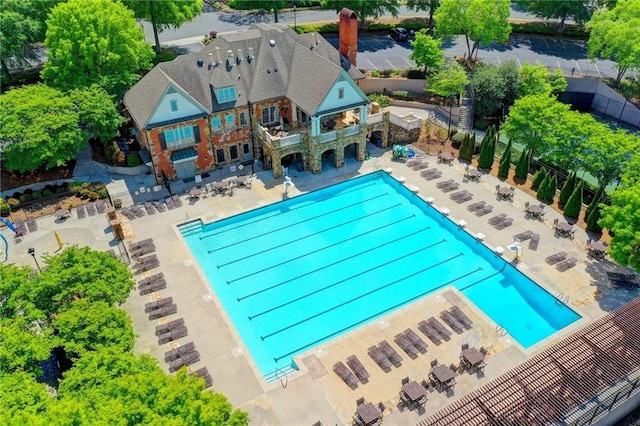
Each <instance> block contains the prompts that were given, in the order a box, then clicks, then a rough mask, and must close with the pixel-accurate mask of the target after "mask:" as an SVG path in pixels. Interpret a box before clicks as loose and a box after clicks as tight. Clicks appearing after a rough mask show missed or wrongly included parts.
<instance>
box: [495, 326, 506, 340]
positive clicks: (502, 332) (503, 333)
mask: <svg viewBox="0 0 640 426" xmlns="http://www.w3.org/2000/svg"><path fill="white" fill-rule="evenodd" d="M496 333H498V334H499V335H500V337H504V336H506V335H507V330H505V329H504V327H503V326H501V325H500V324H497V325H496Z"/></svg>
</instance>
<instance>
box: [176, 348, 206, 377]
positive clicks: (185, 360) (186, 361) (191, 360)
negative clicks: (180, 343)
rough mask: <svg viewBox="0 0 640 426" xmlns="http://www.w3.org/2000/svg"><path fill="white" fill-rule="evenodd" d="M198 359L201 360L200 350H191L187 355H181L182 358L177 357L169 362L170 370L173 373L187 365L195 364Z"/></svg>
mask: <svg viewBox="0 0 640 426" xmlns="http://www.w3.org/2000/svg"><path fill="white" fill-rule="evenodd" d="M198 361H200V354H199V353H198V351H193V352H190V353H188V354H186V355H185V356H183V357H180V358H178V359H176V360H175V361H172V362H171V363H170V364H169V371H171V372H172V373H173V372H175V371H178V370H179V369H180V368H182V367H185V366H187V365H191V364H195V363H196V362H198Z"/></svg>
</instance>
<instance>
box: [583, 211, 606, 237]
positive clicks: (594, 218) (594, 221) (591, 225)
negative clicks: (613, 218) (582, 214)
mask: <svg viewBox="0 0 640 426" xmlns="http://www.w3.org/2000/svg"><path fill="white" fill-rule="evenodd" d="M600 213H601V209H600V205H599V204H596V205H595V206H594V207H593V208H592V209H591V212H590V213H589V216H587V218H586V220H585V221H586V222H587V229H588V230H589V231H591V232H595V233H596V234H600V233H602V226H600V224H599V223H598V221H600Z"/></svg>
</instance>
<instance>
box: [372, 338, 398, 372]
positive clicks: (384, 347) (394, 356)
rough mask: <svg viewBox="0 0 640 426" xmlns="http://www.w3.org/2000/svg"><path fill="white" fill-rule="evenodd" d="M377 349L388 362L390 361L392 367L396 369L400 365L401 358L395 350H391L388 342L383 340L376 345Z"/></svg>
mask: <svg viewBox="0 0 640 426" xmlns="http://www.w3.org/2000/svg"><path fill="white" fill-rule="evenodd" d="M378 348H380V350H381V351H382V353H384V354H385V355H386V356H387V358H389V361H391V362H392V363H393V365H395V366H396V367H398V366H400V365H402V357H401V356H400V354H399V353H398V352H397V351H396V350H395V349H393V347H392V346H391V345H390V344H389V342H387V341H386V340H383V341H382V342H380V343H378Z"/></svg>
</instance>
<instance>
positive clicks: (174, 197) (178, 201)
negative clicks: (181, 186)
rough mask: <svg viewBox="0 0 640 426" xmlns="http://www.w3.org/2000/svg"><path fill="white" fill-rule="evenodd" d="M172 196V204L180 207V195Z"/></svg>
mask: <svg viewBox="0 0 640 426" xmlns="http://www.w3.org/2000/svg"><path fill="white" fill-rule="evenodd" d="M172 198H173V204H174V205H175V206H176V207H182V200H181V199H180V197H179V196H178V195H174V196H173V197H172Z"/></svg>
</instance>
